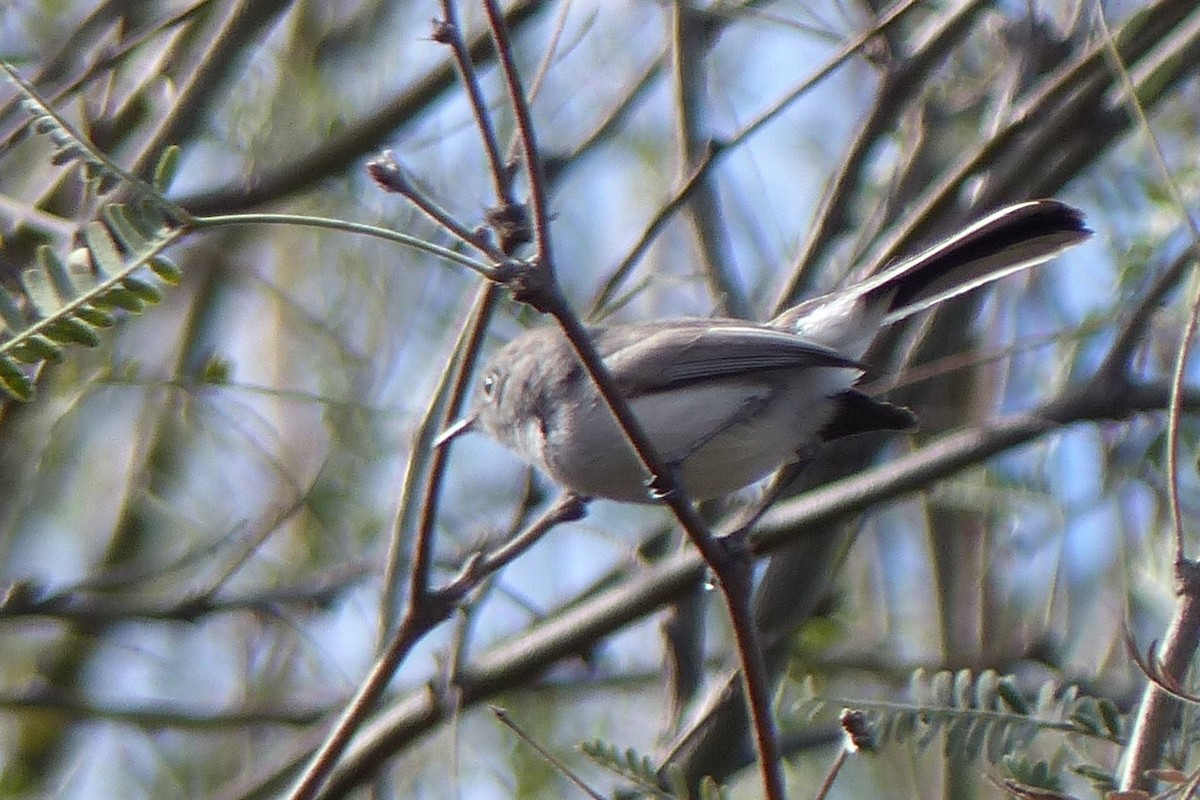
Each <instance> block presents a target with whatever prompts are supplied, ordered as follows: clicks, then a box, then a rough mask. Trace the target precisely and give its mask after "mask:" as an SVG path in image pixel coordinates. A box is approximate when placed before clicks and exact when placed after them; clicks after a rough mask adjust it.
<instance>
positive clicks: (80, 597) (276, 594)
mask: <svg viewBox="0 0 1200 800" xmlns="http://www.w3.org/2000/svg"><path fill="white" fill-rule="evenodd" d="M374 571H375V566H374V563H373V562H371V561H365V560H363V561H357V562H354V563H351V564H340V565H337V566H335V567H331V568H330V569H328V570H326V571H324V572H317V573H312V574H308V575H306V576H304V577H302V578H298V579H294V580H291V581H289V582H284V583H277V584H274V585H272V586H271V587H270V588H266V589H261V590H258V591H254V592H239V593H236V594H234V593H230V594H227V595H222V594H215V593H212V592H201V593H198V594H187V595H185V596H183V597H175V598H170V597H168V598H158V597H150V596H138V595H137V594H135V593H130V592H128V591H126V592H124V593H121V594H116V593H112V594H110V593H99V592H94V591H89V590H87V589H75V588H72V589H65V590H63V591H58V592H54V593H53V594H50V595H45V596H41V595H40V593H39V590H38V588H37V587H36V585H35V584H33V583H31V582H28V581H18V582H16V583H13V584H10V585H9V586H8V587H7V588H6V589H5V591H4V593H3V594H2V595H0V620H3V619H21V618H29V617H45V618H50V619H59V620H64V621H67V622H72V623H75V624H77V625H79V626H80V627H83V628H87V629H88V630H95V629H97V628H103V627H106V626H110V625H117V624H121V623H124V622H129V621H131V620H135V619H139V620H147V621H156V622H196V621H197V620H199V619H201V618H203V617H206V616H212V615H214V614H228V613H232V612H241V611H252V612H260V613H267V614H275V613H277V612H278V610H279V609H280V607H282V606H324V605H328V604H329V603H330V602H332V601H333V600H334V599H336V598H337V597H338V595H340V594H342V593H343V592H345V591H346V590H347V589H349V588H351V587H353V586H355V585H356V584H358V583H360V582H361V581H362V580H363V579H364V578H367V577H369V576H370V575H371V574H373V573H374Z"/></svg>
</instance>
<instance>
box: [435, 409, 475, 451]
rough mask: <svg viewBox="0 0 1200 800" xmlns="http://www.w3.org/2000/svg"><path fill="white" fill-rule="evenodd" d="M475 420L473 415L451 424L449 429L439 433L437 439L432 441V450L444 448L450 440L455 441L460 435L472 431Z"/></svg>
mask: <svg viewBox="0 0 1200 800" xmlns="http://www.w3.org/2000/svg"><path fill="white" fill-rule="evenodd" d="M475 419H476V417H475V415H474V414H472V415H471V416H469V417H463V418H462V419H460V420H459V421H458V422H455V423H453V424H451V425H450V427H449V428H446V430H444V431H442V432H441V433H439V434H438V437H437V438H436V439H434V440H433V446H434V448H435V449H436V448H438V447H444V446H445V445H447V444H449V443H450V441H451V440H452V439H457V438H458V437H459V436H461V435H462V434H464V433H467V432H469V431H472V430H474V429H475Z"/></svg>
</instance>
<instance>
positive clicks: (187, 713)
mask: <svg viewBox="0 0 1200 800" xmlns="http://www.w3.org/2000/svg"><path fill="white" fill-rule="evenodd" d="M0 708H2V709H5V710H7V711H18V710H23V711H39V712H54V713H57V714H60V715H62V716H64V717H67V718H69V719H74V720H87V721H95V720H105V721H107V722H118V723H122V724H125V725H136V726H137V727H139V728H142V729H144V730H162V729H169V730H183V731H186V730H191V731H228V730H231V729H236V728H246V727H250V726H258V725H312V724H314V723H316V722H320V721H321V720H322V719H323V718H324V717H325V715H326V714H328V713H329V709H328V708H324V707H322V708H308V709H294V708H290V707H286V706H281V707H279V708H270V707H262V708H251V707H246V708H240V709H233V710H230V711H209V710H207V709H205V710H189V709H186V708H181V707H177V706H173V705H171V704H169V703H145V704H142V705H115V704H106V703H99V702H94V701H90V700H84V699H80V698H74V697H70V696H68V695H66V694H64V693H62V692H59V691H56V690H54V689H51V688H42V689H33V690H30V691H26V692H0Z"/></svg>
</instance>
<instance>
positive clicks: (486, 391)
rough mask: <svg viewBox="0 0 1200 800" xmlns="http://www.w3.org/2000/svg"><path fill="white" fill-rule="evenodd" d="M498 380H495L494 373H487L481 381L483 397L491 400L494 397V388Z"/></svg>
mask: <svg viewBox="0 0 1200 800" xmlns="http://www.w3.org/2000/svg"><path fill="white" fill-rule="evenodd" d="M498 384H499V380H498V379H497V378H496V373H494V372H489V373H488V374H487V376H485V377H484V379H483V396H484V397H486V398H488V399H489V400H491V399H492V398H493V397H495V395H496V386H497V385H498Z"/></svg>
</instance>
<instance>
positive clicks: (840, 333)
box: [771, 200, 1091, 358]
mask: <svg viewBox="0 0 1200 800" xmlns="http://www.w3.org/2000/svg"><path fill="white" fill-rule="evenodd" d="M1090 235H1091V231H1090V230H1088V229H1087V227H1086V226H1085V225H1084V222H1083V214H1082V213H1080V211H1079V210H1078V209H1075V208H1072V207H1071V206H1068V205H1066V204H1065V203H1060V202H1058V201H1057V200H1032V201H1029V202H1026V203H1018V204H1016V205H1012V206H1008V207H1007V208H1002V209H1000V210H999V211H996V212H994V213H992V214H989V215H988V216H986V217H984V218H983V219H980V220H978V221H977V222H974V223H972V224H971V225H969V226H967V227H966V228H964V229H963V230H961V231H959V232H958V233H955V234H954V235H953V236H950V237H948V238H946V239H943V240H942V241H940V242H938V243H937V244H935V245H933V246H932V247H930V248H928V249H926V250H923V251H922V252H920V253H917V254H916V255H914V256H911V257H908V258H905V259H904V260H902V261H900V262H898V263H896V264H893V265H892V266H890V267H888V268H887V269H884V270H883V271H882V272H880V273H878V274H876V275H873V276H871V277H869V278H867V279H866V280H864V281H862V282H860V283H857V284H855V285H854V286H850V287H847V288H845V289H842V290H840V291H837V292H834V293H832V294H828V295H825V296H823V297H818V298H814V299H813V300H808V301H805V302H804V303H801V304H800V305H798V306H795V307H793V308H790V309H788V310H787V311H785V312H784V313H783V314H781V315H780V316H779V317H777V318H776V319H775V320H774V321H772V323H771V324H772V325H775V326H777V327H780V328H783V329H787V330H792V331H794V332H795V333H796V334H797V335H799V336H801V337H803V338H805V339H808V340H810V341H813V342H816V343H818V344H823V345H825V346H826V347H830V348H832V349H834V350H837V351H838V352H839V353H842V354H844V355H846V356H847V357H849V358H861V357H862V354H863V353H864V352H865V351H866V349H867V347H869V346H870V344H871V342H872V341H873V340H874V338H875V336H876V334H877V333H878V332H879V329H880V328H882V327H883V326H885V325H889V324H891V323H893V322H897V321H899V320H902V319H904V318H905V317H907V316H909V315H911V314H915V313H917V312H919V311H923V310H925V309H927V308H930V307H931V306H934V305H936V304H938V303H940V302H942V301H943V300H947V299H949V298H951V297H956V296H958V295H960V294H963V293H964V292H969V291H970V290H972V289H975V288H977V287H979V286H982V285H984V284H986V283H990V282H991V281H994V280H997V279H999V278H1003V277H1005V276H1006V275H1011V274H1013V273H1014V272H1019V271H1021V270H1023V269H1028V268H1029V267H1032V266H1035V265H1037V264H1041V263H1043V262H1045V261H1049V260H1050V259H1051V258H1054V257H1055V256H1056V255H1058V254H1059V253H1061V252H1062V251H1063V250H1066V249H1067V248H1069V247H1071V246H1073V245H1076V244H1078V243H1080V242H1082V241H1083V240H1085V239H1086V238H1087V237H1088V236H1090Z"/></svg>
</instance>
